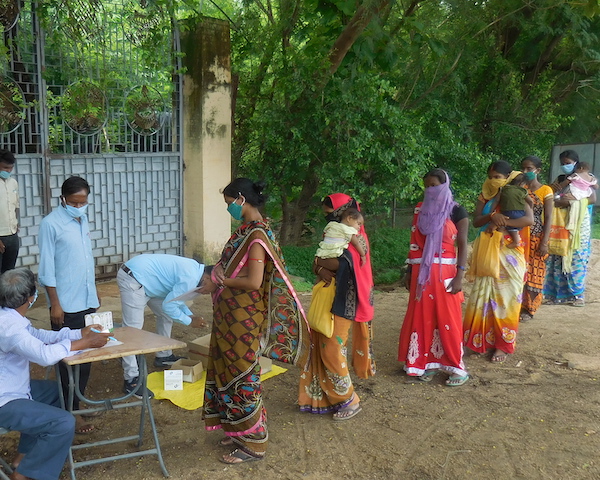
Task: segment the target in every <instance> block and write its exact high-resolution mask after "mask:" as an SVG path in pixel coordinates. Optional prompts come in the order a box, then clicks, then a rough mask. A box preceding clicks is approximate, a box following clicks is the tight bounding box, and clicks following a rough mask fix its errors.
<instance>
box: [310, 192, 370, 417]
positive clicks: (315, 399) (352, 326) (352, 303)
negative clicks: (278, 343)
mask: <svg viewBox="0 0 600 480" xmlns="http://www.w3.org/2000/svg"><path fill="white" fill-rule="evenodd" d="M329 197H331V200H332V205H333V207H334V209H335V211H334V216H335V218H340V216H341V214H342V212H343V211H344V210H346V209H347V208H358V209H359V210H360V207H359V205H358V204H357V203H356V201H355V200H354V199H353V198H352V197H350V196H348V195H346V194H344V193H334V194H333V195H329ZM359 233H360V235H361V236H362V237H363V238H364V239H365V241H366V244H367V248H368V246H369V239H368V236H367V233H366V232H365V228H364V225H363V226H361V229H360V232H359ZM339 261H340V266H339V268H338V270H337V272H336V275H335V278H336V293H335V299H334V301H333V305H332V308H331V313H332V314H333V335H332V336H331V338H328V337H327V336H325V335H323V334H321V333H319V332H317V331H314V330H313V331H312V338H313V344H314V346H313V351H312V355H311V361H310V363H309V365H308V367H307V368H306V369H305V370H304V371H303V372H302V374H301V375H300V385H299V393H298V404H299V406H300V411H301V412H310V413H318V414H320V413H332V412H337V411H339V410H341V409H343V408H344V407H347V406H349V405H352V404H356V403H358V402H359V401H360V398H359V397H358V395H357V394H356V392H355V391H354V386H353V384H352V379H351V377H350V365H349V363H348V357H349V356H351V358H352V366H353V368H354V371H355V373H356V375H357V376H358V377H360V378H369V377H371V376H373V375H374V374H375V369H376V366H375V359H374V356H373V349H372V341H373V327H372V322H371V320H373V314H374V310H373V274H372V270H371V252H370V251H367V261H366V263H365V264H364V265H362V266H361V265H360V255H359V254H358V251H357V250H356V248H354V246H353V245H352V244H350V245H349V246H348V249H347V250H345V251H344V253H343V255H342V256H341V257H339ZM321 292H322V290H321ZM350 336H351V337H352V342H351V355H349V354H348V350H349V349H348V345H347V344H348V339H349V337H350Z"/></svg>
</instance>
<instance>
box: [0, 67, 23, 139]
mask: <svg viewBox="0 0 600 480" xmlns="http://www.w3.org/2000/svg"><path fill="white" fill-rule="evenodd" d="M26 107H27V105H26V103H25V98H24V96H23V92H22V91H21V88H20V87H19V85H17V84H16V83H15V82H14V81H12V80H10V79H7V80H3V81H0V133H11V132H13V131H14V130H16V129H17V128H18V127H19V125H21V122H22V121H23V119H24V118H25V108H26Z"/></svg>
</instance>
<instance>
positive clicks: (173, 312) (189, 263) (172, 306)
mask: <svg viewBox="0 0 600 480" xmlns="http://www.w3.org/2000/svg"><path fill="white" fill-rule="evenodd" d="M125 265H127V268H129V269H130V270H131V272H132V273H133V276H134V277H135V279H136V280H137V281H138V282H139V283H140V284H141V285H142V286H143V287H144V290H145V291H146V295H147V296H149V297H150V298H164V301H163V303H162V308H163V311H164V312H165V313H166V314H167V315H168V316H169V317H171V318H172V319H173V320H175V321H177V322H179V323H183V324H184V325H189V324H190V323H192V319H191V318H190V316H191V315H193V313H192V312H191V310H190V309H189V308H188V307H187V306H186V304H185V303H184V302H171V300H172V299H174V298H176V297H178V296H179V295H182V294H184V293H185V292H188V291H189V290H192V289H194V288H196V287H197V286H198V283H200V279H201V278H202V273H204V265H202V264H201V263H198V262H197V261H196V260H192V259H191V258H185V257H179V256H177V255H167V254H163V253H144V254H142V255H138V256H137V257H133V258H132V259H131V260H129V261H127V262H125Z"/></svg>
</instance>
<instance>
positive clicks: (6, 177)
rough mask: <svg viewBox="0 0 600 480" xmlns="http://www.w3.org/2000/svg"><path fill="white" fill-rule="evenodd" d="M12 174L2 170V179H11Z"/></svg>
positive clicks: (0, 175)
mask: <svg viewBox="0 0 600 480" xmlns="http://www.w3.org/2000/svg"><path fill="white" fill-rule="evenodd" d="M10 175H11V172H7V171H6V170H1V171H0V178H2V179H4V180H6V179H8V178H10Z"/></svg>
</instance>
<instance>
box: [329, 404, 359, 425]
mask: <svg viewBox="0 0 600 480" xmlns="http://www.w3.org/2000/svg"><path fill="white" fill-rule="evenodd" d="M361 410H362V407H361V406H360V403H357V404H356V405H348V406H347V407H344V408H341V409H339V410H338V411H337V412H335V413H334V414H333V419H334V420H335V421H336V422H340V421H342V420H350V419H351V418H352V417H355V416H356V415H358V413H359V412H360V411H361Z"/></svg>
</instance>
